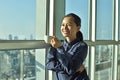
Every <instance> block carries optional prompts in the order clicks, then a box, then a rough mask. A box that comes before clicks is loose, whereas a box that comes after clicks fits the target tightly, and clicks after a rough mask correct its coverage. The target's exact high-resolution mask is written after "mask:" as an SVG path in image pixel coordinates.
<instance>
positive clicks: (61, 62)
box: [46, 13, 89, 80]
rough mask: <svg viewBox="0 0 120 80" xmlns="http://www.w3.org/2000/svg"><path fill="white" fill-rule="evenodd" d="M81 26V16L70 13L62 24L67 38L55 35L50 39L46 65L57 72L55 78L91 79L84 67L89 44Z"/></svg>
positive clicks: (68, 79)
mask: <svg viewBox="0 0 120 80" xmlns="http://www.w3.org/2000/svg"><path fill="white" fill-rule="evenodd" d="M80 27H81V19H80V17H79V16H77V15H76V14H73V13H70V14H68V15H66V16H64V17H63V20H62V24H61V33H62V35H63V37H65V40H62V41H60V40H59V39H58V38H57V37H55V36H53V38H52V39H51V41H50V44H51V48H50V50H49V52H48V54H47V64H46V67H47V69H48V70H52V71H54V72H55V80H89V78H88V76H87V72H86V70H85V68H84V67H83V62H84V60H85V58H86V56H87V49H88V46H87V44H86V43H85V42H84V41H83V36H82V33H81V32H80V31H79V30H80Z"/></svg>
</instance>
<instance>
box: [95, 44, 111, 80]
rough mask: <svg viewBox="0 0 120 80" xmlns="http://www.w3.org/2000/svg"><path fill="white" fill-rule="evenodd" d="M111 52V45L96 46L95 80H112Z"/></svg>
mask: <svg viewBox="0 0 120 80" xmlns="http://www.w3.org/2000/svg"><path fill="white" fill-rule="evenodd" d="M112 51H113V48H112V46H111V45H99V46H96V72H95V80H112V73H111V72H112Z"/></svg>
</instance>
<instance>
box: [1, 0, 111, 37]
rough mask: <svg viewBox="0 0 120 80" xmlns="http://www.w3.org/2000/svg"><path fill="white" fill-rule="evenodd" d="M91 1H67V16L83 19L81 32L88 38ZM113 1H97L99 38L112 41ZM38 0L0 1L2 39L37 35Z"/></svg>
mask: <svg viewBox="0 0 120 80" xmlns="http://www.w3.org/2000/svg"><path fill="white" fill-rule="evenodd" d="M88 1H89V0H66V8H65V10H66V14H67V13H71V12H73V13H76V14H77V15H79V16H80V17H81V20H82V24H81V31H82V32H83V35H84V38H85V39H87V38H88V36H89V35H88V33H89V27H88V19H89V18H88V17H89V16H88V9H89V6H88V5H89V2H88ZM112 9H113V8H112V0H97V36H98V37H97V38H98V39H104V38H106V39H111V38H112V37H111V35H112V15H113V14H112ZM35 29H36V0H0V37H5V35H6V34H7V35H8V34H12V35H19V37H20V35H21V37H23V36H24V35H25V36H30V35H31V34H33V35H35Z"/></svg>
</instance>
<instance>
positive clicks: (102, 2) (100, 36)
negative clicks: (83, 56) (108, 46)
mask: <svg viewBox="0 0 120 80" xmlns="http://www.w3.org/2000/svg"><path fill="white" fill-rule="evenodd" d="M112 9H113V8H112V0H97V31H96V39H97V40H112V33H113V28H112Z"/></svg>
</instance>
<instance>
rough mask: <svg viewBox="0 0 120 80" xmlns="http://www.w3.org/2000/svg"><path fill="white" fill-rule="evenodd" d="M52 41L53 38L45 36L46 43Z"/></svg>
mask: <svg viewBox="0 0 120 80" xmlns="http://www.w3.org/2000/svg"><path fill="white" fill-rule="evenodd" d="M51 39H52V36H49V35H44V41H45V43H50V40H51Z"/></svg>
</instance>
